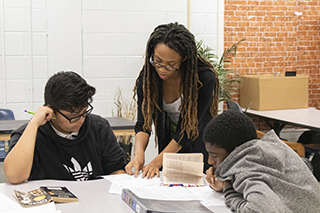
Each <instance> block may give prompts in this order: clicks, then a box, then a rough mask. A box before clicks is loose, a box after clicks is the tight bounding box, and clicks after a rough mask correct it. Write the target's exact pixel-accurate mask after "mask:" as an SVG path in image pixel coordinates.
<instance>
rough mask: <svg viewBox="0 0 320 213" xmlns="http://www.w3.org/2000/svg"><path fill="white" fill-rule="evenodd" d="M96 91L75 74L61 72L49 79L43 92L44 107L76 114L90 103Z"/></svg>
mask: <svg viewBox="0 0 320 213" xmlns="http://www.w3.org/2000/svg"><path fill="white" fill-rule="evenodd" d="M95 92H96V89H95V88H94V87H92V86H90V85H89V84H87V82H86V81H85V80H84V79H83V78H82V77H81V76H80V75H78V74H77V73H75V72H72V71H61V72H58V73H56V74H54V75H53V76H52V77H51V78H49V80H48V82H47V84H46V87H45V90H44V101H45V105H49V106H50V107H51V108H52V109H54V110H66V111H68V112H76V111H78V110H81V109H83V108H84V107H86V106H87V105H88V104H89V103H91V102H92V96H93V95H94V94H95Z"/></svg>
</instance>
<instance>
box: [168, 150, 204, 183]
mask: <svg viewBox="0 0 320 213" xmlns="http://www.w3.org/2000/svg"><path fill="white" fill-rule="evenodd" d="M203 166H204V163H203V154H202V153H187V154H185V153H164V154H163V169H162V174H163V185H168V186H204V181H203Z"/></svg>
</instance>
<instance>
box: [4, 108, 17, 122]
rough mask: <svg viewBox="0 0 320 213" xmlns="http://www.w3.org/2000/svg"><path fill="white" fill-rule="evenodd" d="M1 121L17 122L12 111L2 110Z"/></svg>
mask: <svg viewBox="0 0 320 213" xmlns="http://www.w3.org/2000/svg"><path fill="white" fill-rule="evenodd" d="M0 120H15V118H14V114H13V112H12V110H10V109H0Z"/></svg>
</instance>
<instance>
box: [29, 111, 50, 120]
mask: <svg viewBox="0 0 320 213" xmlns="http://www.w3.org/2000/svg"><path fill="white" fill-rule="evenodd" d="M24 112H26V113H29V114H32V115H33V114H34V112H31V111H28V110H24ZM51 119H56V118H55V117H52V118H51Z"/></svg>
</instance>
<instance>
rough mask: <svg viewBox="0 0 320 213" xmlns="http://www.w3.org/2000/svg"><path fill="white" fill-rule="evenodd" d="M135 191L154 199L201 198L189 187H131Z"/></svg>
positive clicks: (140, 195) (183, 199) (182, 199)
mask: <svg viewBox="0 0 320 213" xmlns="http://www.w3.org/2000/svg"><path fill="white" fill-rule="evenodd" d="M130 190H131V191H132V192H133V193H135V194H136V195H137V196H138V197H140V198H145V199H153V200H171V201H172V200H179V201H186V200H200V199H199V197H197V196H195V195H194V194H193V193H192V192H190V191H189V190H188V189H187V187H179V186H178V187H168V186H161V187H148V188H144V187H142V188H141V187H140V188H131V189H130Z"/></svg>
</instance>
